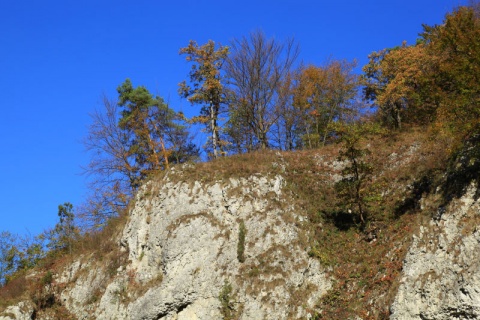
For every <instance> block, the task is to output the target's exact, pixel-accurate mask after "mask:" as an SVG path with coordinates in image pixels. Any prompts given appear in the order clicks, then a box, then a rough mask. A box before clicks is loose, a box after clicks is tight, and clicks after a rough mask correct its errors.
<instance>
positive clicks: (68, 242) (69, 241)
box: [47, 202, 79, 253]
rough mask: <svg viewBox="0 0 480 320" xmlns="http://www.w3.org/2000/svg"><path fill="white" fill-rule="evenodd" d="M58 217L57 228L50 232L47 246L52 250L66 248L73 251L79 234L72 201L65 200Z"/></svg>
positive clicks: (59, 208) (60, 206) (59, 209)
mask: <svg viewBox="0 0 480 320" xmlns="http://www.w3.org/2000/svg"><path fill="white" fill-rule="evenodd" d="M58 219H59V222H58V223H57V224H56V225H55V228H54V229H53V230H51V231H50V232H49V233H48V240H49V243H48V244H47V247H48V248H50V249H51V250H56V251H59V250H66V251H68V252H69V253H71V252H72V246H73V243H74V241H75V239H76V238H77V237H78V235H79V232H78V229H77V227H76V226H75V214H74V212H73V205H72V204H71V203H69V202H65V203H64V204H63V205H59V206H58Z"/></svg>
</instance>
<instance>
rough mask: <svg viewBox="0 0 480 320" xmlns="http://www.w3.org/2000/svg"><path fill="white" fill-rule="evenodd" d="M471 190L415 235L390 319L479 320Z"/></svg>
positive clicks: (476, 212) (479, 239) (476, 213)
mask: <svg viewBox="0 0 480 320" xmlns="http://www.w3.org/2000/svg"><path fill="white" fill-rule="evenodd" d="M476 190H477V188H476V185H474V184H472V185H471V186H470V187H469V188H468V190H467V192H466V193H465V194H464V195H463V196H462V197H461V198H459V199H455V200H453V201H452V202H451V203H450V204H448V206H447V207H446V208H443V207H440V208H439V212H438V214H437V215H436V216H435V217H434V218H433V219H432V220H431V221H430V222H429V223H428V224H427V225H424V226H420V232H419V234H417V235H414V240H413V244H412V246H411V247H410V250H409V252H408V254H407V256H406V258H405V263H404V270H403V277H402V280H401V285H400V288H399V290H398V294H397V296H396V298H395V302H394V303H393V305H392V307H391V309H392V316H391V319H398V320H400V319H432V320H433V319H445V320H447V319H449V320H450V319H477V318H480V256H479V255H478V253H479V252H480V227H479V222H480V203H479V200H478V196H476Z"/></svg>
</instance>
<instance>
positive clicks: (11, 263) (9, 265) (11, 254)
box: [0, 231, 19, 287]
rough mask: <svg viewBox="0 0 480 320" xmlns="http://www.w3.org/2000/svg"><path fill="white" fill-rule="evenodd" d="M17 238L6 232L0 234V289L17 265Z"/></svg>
mask: <svg viewBox="0 0 480 320" xmlns="http://www.w3.org/2000/svg"><path fill="white" fill-rule="evenodd" d="M18 252H19V251H18V248H17V237H16V236H15V235H13V234H12V233H10V232H8V231H2V232H1V233H0V287H1V286H3V285H5V284H6V282H7V281H8V278H9V276H10V275H11V274H12V273H13V272H14V271H15V270H16V268H17V263H18V261H17V260H18Z"/></svg>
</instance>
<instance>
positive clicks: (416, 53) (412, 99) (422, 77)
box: [363, 41, 438, 128]
mask: <svg viewBox="0 0 480 320" xmlns="http://www.w3.org/2000/svg"><path fill="white" fill-rule="evenodd" d="M369 58H370V61H369V63H368V64H367V65H366V66H365V67H364V68H363V71H364V72H365V74H364V76H363V81H364V84H365V87H364V93H365V97H366V98H367V99H368V100H370V101H372V102H373V103H374V104H375V105H377V106H378V107H379V108H380V111H381V113H382V116H383V119H384V121H385V122H386V123H392V124H393V126H394V127H395V128H401V127H402V124H403V123H404V122H408V123H416V124H428V123H431V122H432V121H433V119H434V115H435V109H436V108H437V106H438V94H437V93H438V91H437V90H436V88H435V86H434V83H433V81H432V79H433V74H434V73H433V69H434V64H435V60H434V59H431V57H429V56H428V55H427V52H426V48H425V44H424V43H423V42H422V41H419V42H418V43H417V44H416V45H414V46H407V45H406V43H403V44H402V46H400V47H396V48H392V49H384V50H382V51H379V52H373V53H372V54H371V55H370V56H369Z"/></svg>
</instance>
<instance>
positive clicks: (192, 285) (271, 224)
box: [122, 176, 330, 319]
mask: <svg viewBox="0 0 480 320" xmlns="http://www.w3.org/2000/svg"><path fill="white" fill-rule="evenodd" d="M283 183H284V181H283V179H282V178H281V177H280V176H277V177H275V178H273V179H267V178H265V177H250V178H248V179H230V180H229V181H228V182H226V183H225V182H224V183H222V184H221V183H215V184H211V185H202V184H200V183H199V182H195V183H194V184H193V185H191V184H188V183H184V182H176V183H173V182H168V183H166V184H164V185H163V186H161V188H160V192H155V196H154V197H150V198H149V199H148V200H146V201H142V200H140V199H138V200H137V205H136V206H135V209H134V210H133V211H132V213H131V219H130V222H129V223H128V225H127V227H126V228H125V231H124V233H123V238H122V243H123V245H124V246H126V247H127V248H128V251H129V260H130V261H131V264H130V265H129V266H128V268H129V270H130V272H133V273H134V274H135V279H136V280H137V281H139V282H141V283H144V284H148V283H149V282H153V283H155V282H157V283H158V284H155V285H153V286H152V287H151V288H150V289H149V290H148V291H147V292H146V293H145V294H144V295H142V296H140V297H138V298H137V299H136V300H135V301H133V302H131V303H130V304H129V305H128V312H127V314H129V315H130V317H131V319H220V318H222V313H221V302H220V299H219V295H220V292H221V291H222V289H223V288H225V287H228V286H231V287H232V292H231V294H230V295H229V297H228V298H229V299H230V301H229V303H230V304H231V306H232V308H233V309H234V311H233V312H237V314H238V315H239V316H240V318H241V319H281V318H285V316H286V315H290V317H291V318H296V317H298V318H300V317H306V316H307V312H306V310H304V309H303V307H304V306H303V307H302V305H301V304H300V303H301V302H300V301H298V300H297V299H296V298H295V297H296V296H297V295H298V294H303V295H304V296H303V297H304V298H306V299H305V300H308V299H310V300H309V302H310V304H311V305H310V306H313V303H314V302H315V300H316V299H317V298H318V297H319V296H320V295H322V294H323V293H325V292H326V290H328V288H329V287H330V281H329V280H328V279H327V278H326V277H325V275H324V273H323V271H322V268H321V267H320V265H319V263H318V261H316V260H313V259H311V258H309V257H308V255H307V252H306V250H305V247H304V246H302V239H301V237H302V236H304V235H302V232H303V231H302V230H301V229H300V228H298V227H296V225H295V224H296V223H302V221H303V219H304V218H303V217H302V216H301V215H299V214H297V213H296V212H295V210H294V208H293V207H290V205H289V204H288V203H285V200H284V199H282V197H281V193H282V186H283ZM146 189H148V186H147V187H146ZM140 198H141V195H140ZM242 222H243V223H244V225H245V229H246V236H245V246H244V262H240V261H239V258H238V245H239V230H240V224H241V223H242ZM159 276H161V278H162V279H161V281H159V280H158V278H159ZM155 279H157V280H155ZM305 300H304V301H305ZM307 307H308V306H307Z"/></svg>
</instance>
